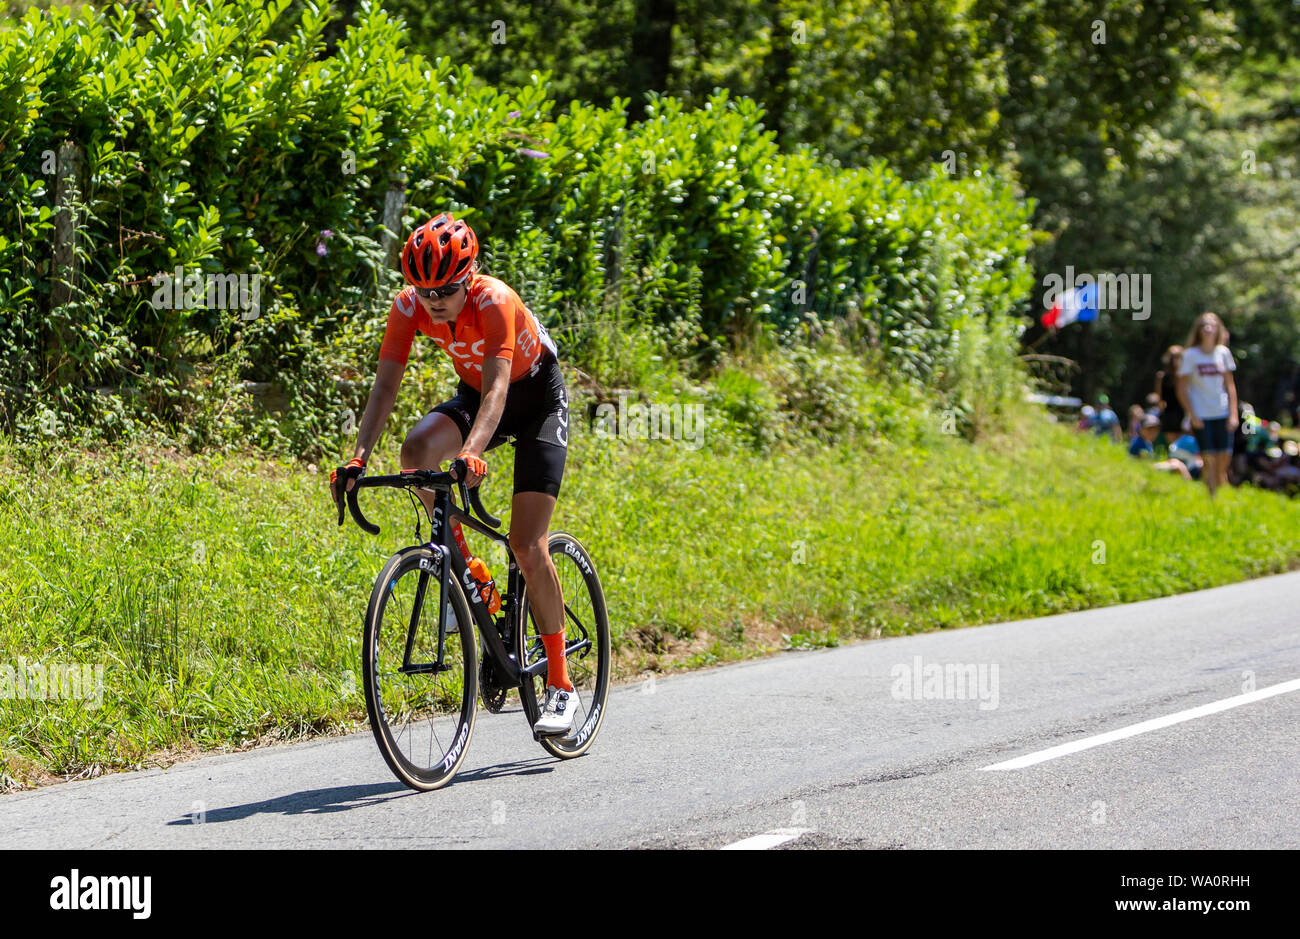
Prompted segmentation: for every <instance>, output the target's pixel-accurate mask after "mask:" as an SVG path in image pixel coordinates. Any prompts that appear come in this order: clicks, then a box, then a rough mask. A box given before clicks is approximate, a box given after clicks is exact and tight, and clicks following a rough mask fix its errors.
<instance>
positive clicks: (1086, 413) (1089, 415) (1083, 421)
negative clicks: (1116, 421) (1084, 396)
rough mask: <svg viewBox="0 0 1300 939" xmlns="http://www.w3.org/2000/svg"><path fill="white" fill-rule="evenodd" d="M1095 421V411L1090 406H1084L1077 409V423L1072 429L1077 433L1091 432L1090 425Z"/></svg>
mask: <svg viewBox="0 0 1300 939" xmlns="http://www.w3.org/2000/svg"><path fill="white" fill-rule="evenodd" d="M1096 421H1097V411H1096V410H1095V409H1094V408H1093V407H1092V405H1090V404H1085V405H1084V406H1083V407H1081V408H1080V409H1079V423H1078V424H1076V425H1075V427H1074V429H1075V430H1078V431H1084V430H1091V429H1092V425H1093V424H1094V423H1096Z"/></svg>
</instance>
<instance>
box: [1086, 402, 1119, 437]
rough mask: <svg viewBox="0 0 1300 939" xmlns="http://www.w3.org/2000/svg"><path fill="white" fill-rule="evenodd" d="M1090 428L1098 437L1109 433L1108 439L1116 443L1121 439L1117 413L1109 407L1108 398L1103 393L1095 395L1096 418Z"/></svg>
mask: <svg viewBox="0 0 1300 939" xmlns="http://www.w3.org/2000/svg"><path fill="white" fill-rule="evenodd" d="M1092 429H1093V430H1094V431H1095V432H1096V434H1097V436H1098V437H1100V436H1102V435H1103V434H1109V435H1110V439H1111V440H1113V441H1115V442H1116V443H1120V442H1121V440H1122V437H1121V433H1122V432H1121V430H1120V426H1119V415H1118V414H1116V413H1115V412H1114V411H1112V410H1111V409H1110V398H1109V397H1107V396H1106V395H1104V394H1103V395H1097V420H1096V422H1095V423H1094V424H1093V426H1092Z"/></svg>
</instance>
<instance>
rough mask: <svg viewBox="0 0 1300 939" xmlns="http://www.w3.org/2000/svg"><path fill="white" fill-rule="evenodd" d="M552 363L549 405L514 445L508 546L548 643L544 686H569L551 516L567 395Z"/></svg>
mask: <svg viewBox="0 0 1300 939" xmlns="http://www.w3.org/2000/svg"><path fill="white" fill-rule="evenodd" d="M559 372H560V370H559V366H554V367H553V369H552V371H551V374H550V375H549V376H548V377H547V386H548V388H547V402H548V403H547V406H546V409H545V410H544V411H543V412H542V413H541V414H540V415H538V417H537V418H535V419H534V420H533V421H532V422H530V424H529V425H528V426H527V427H526V428H525V429H523V430H521V431H520V433H519V439H518V442H517V443H516V444H515V495H514V499H513V500H512V502H511V515H510V548H511V550H512V551H513V552H514V554H515V560H516V561H517V562H518V564H519V568H520V571H521V572H522V573H523V575H524V580H525V582H526V583H527V584H528V606H529V609H530V610H531V611H532V615H533V619H534V620H535V621H536V623H537V631H538V632H539V633H541V637H542V643H543V645H545V646H546V658H547V663H548V664H547V669H546V672H547V675H546V684H547V685H549V686H554V687H556V688H563V689H566V690H568V689H571V688H572V687H573V683H572V682H571V681H570V680H569V673H568V665H567V661H566V659H565V657H564V646H565V636H564V597H563V592H562V590H561V588H560V578H559V576H558V575H557V574H556V572H555V564H554V562H552V560H551V552H550V546H549V542H550V528H551V516H552V515H553V514H554V512H555V500H556V497H557V496H558V495H559V494H560V482H561V480H562V479H563V478H564V463H565V460H566V457H567V456H568V442H569V441H568V425H569V407H568V397H567V395H566V394H565V390H564V379H563V378H562V377H561V376H560V374H559Z"/></svg>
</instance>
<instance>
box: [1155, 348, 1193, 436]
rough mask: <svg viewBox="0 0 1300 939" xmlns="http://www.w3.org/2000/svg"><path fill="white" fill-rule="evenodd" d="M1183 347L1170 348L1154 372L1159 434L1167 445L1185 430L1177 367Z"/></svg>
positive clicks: (1184, 416) (1179, 363)
mask: <svg viewBox="0 0 1300 939" xmlns="http://www.w3.org/2000/svg"><path fill="white" fill-rule="evenodd" d="M1182 358H1183V347H1182V346H1170V347H1169V348H1168V349H1166V350H1165V354H1164V355H1163V356H1162V357H1161V359H1160V362H1161V364H1162V365H1163V366H1164V367H1163V368H1162V369H1161V370H1160V371H1158V372H1156V390H1155V394H1156V396H1157V397H1158V398H1159V400H1160V434H1161V436H1163V437H1164V438H1165V444H1166V445H1169V444H1171V443H1173V442H1174V441H1175V440H1177V439H1178V438H1179V437H1181V436H1182V435H1183V432H1184V431H1185V430H1186V429H1187V428H1186V426H1185V424H1186V421H1185V418H1186V417H1187V415H1186V413H1185V412H1184V411H1183V405H1182V402H1180V401H1179V400H1178V367H1179V365H1181V364H1182Z"/></svg>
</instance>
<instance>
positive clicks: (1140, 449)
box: [1128, 414, 1192, 481]
mask: <svg viewBox="0 0 1300 939" xmlns="http://www.w3.org/2000/svg"><path fill="white" fill-rule="evenodd" d="M1159 435H1160V418H1158V417H1156V416H1155V415H1154V414H1146V415H1144V416H1143V417H1142V426H1141V428H1139V430H1138V434H1137V436H1135V437H1134V438H1133V439H1132V440H1130V441H1129V445H1128V452H1129V455H1130V456H1135V457H1138V458H1139V459H1154V458H1155V455H1156V448H1155V439H1156V437H1158V436H1159ZM1151 466H1152V469H1156V470H1160V471H1161V472H1165V473H1177V474H1178V475H1179V476H1182V477H1183V478H1184V479H1186V480H1189V481H1190V480H1191V478H1192V474H1191V473H1190V472H1189V471H1188V469H1187V466H1186V465H1185V464H1184V463H1183V462H1182V461H1181V460H1175V459H1168V460H1161V461H1159V462H1158V463H1153V464H1151Z"/></svg>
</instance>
